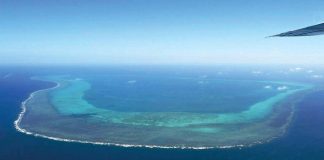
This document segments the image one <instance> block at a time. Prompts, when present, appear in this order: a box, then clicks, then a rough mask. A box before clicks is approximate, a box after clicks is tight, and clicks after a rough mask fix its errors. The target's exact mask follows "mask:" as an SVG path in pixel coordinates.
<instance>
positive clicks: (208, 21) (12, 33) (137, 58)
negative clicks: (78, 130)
mask: <svg viewBox="0 0 324 160" xmlns="http://www.w3.org/2000/svg"><path fill="white" fill-rule="evenodd" d="M321 22H324V1H323V0H303V1H301V0H280V1H279V0H235V1H234V0H103V1H96V0H87V1H85V0H51V1H47V0H34V1H28V0H20V1H18V0H8V1H4V0H0V63H1V64H6V63H23V64H26V63H27V64H28V63H33V64H38V63H45V64H47V63H50V64H57V63H64V64H69V63H73V64H74V63H82V64H83V63H87V64H93V63H95V64H124V63H126V64H134V63H135V64H219V63H296V64H298V63H318V64H321V63H322V64H324V36H315V37H298V38H264V37H266V36H269V35H273V34H277V33H281V32H285V31H288V30H292V29H298V28H301V27H305V26H308V25H313V24H317V23H321Z"/></svg>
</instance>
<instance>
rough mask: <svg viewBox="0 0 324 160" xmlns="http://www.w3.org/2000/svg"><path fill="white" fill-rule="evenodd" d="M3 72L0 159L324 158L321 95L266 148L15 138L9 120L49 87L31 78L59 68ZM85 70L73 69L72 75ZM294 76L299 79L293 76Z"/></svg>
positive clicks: (17, 135) (303, 107) (299, 111)
mask: <svg viewBox="0 0 324 160" xmlns="http://www.w3.org/2000/svg"><path fill="white" fill-rule="evenodd" d="M39 68H40V67H36V68H28V67H27V68H26V67H3V68H2V69H1V74H2V75H6V74H8V73H12V74H11V75H10V76H8V77H6V78H1V79H0V159H1V160H2V159H4V160H7V159H123V160H124V159H141V160H143V159H188V160H190V159H192V160H197V159H213V160H215V159H221V160H241V159H248V160H260V159H262V160H267V159H269V160H272V159H276V160H277V159H285V160H322V159H324V152H323V151H324V125H323V124H324V110H323V107H324V101H323V99H324V98H323V97H324V91H317V92H314V93H312V94H310V95H308V96H306V97H305V99H304V100H303V101H301V102H300V103H299V105H298V106H297V108H296V109H297V111H296V115H295V117H294V119H293V121H292V123H291V126H290V128H289V130H288V132H287V133H286V134H285V135H284V136H283V137H280V138H278V139H276V140H274V141H272V142H270V143H265V144H261V145H256V146H253V147H247V148H241V149H240V148H234V149H212V150H181V149H147V148H123V147H113V146H96V145H90V144H78V143H65V142H57V141H52V140H47V139H43V138H36V137H32V136H28V135H25V134H22V133H19V132H17V131H16V130H15V128H14V125H13V121H14V120H16V119H17V115H18V114H19V112H20V111H21V108H20V104H21V102H22V101H23V100H24V99H26V98H27V97H28V95H29V94H30V93H31V92H33V91H35V90H39V89H42V88H48V87H49V86H52V85H53V84H51V83H47V82H39V81H33V80H30V79H29V77H30V76H31V75H35V74H41V73H42V74H46V73H47V72H51V73H53V72H60V73H64V72H68V70H69V69H63V70H64V72H63V71H62V70H61V71H58V70H60V69H58V68H45V67H44V68H41V69H39ZM72 70H74V72H76V71H75V70H79V72H82V71H84V69H71V71H72ZM292 77H297V76H296V75H292Z"/></svg>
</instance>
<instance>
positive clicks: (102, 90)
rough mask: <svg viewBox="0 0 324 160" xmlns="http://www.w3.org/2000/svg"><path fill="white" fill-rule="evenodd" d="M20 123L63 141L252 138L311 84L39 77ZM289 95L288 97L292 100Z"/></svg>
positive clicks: (173, 143)
mask: <svg viewBox="0 0 324 160" xmlns="http://www.w3.org/2000/svg"><path fill="white" fill-rule="evenodd" d="M36 79H38V80H44V81H50V82H55V83H57V84H59V85H58V86H57V87H55V88H52V89H48V90H42V91H39V92H37V93H34V94H33V97H32V98H30V99H29V100H28V101H27V102H26V106H25V107H26V110H27V112H26V113H25V115H24V117H23V119H22V121H21V123H20V126H21V127H22V128H24V129H26V130H27V131H29V132H32V133H37V134H40V135H44V136H48V137H57V138H61V139H66V140H68V139H69V140H78V141H84V142H97V143H105V144H118V145H124V146H126V145H127V146H151V147H152V146H155V147H182V148H186V147H187V148H209V147H229V146H243V145H252V144H256V143H262V142H265V141H269V140H271V139H273V138H274V137H278V136H280V135H282V134H283V133H284V132H285V129H286V128H287V126H288V124H289V122H290V120H291V117H292V114H293V110H294V104H295V102H296V100H295V98H292V97H296V96H300V94H301V93H303V91H306V90H308V89H310V88H311V87H312V86H310V85H306V84H301V83H292V82H281V81H279V82H278V81H260V80H256V79H252V78H251V79H247V78H242V79H235V80H234V79H228V78H215V77H209V76H208V75H200V76H196V75H195V76H193V75H184V74H172V75H170V74H165V73H159V74H147V73H146V72H144V73H143V72H141V73H136V72H135V73H134V72H132V73H123V74H118V73H114V74H110V75H104V74H95V73H94V74H87V75H85V74H83V75H69V76H42V77H37V78H36ZM292 99H294V100H292Z"/></svg>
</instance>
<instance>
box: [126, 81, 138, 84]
mask: <svg viewBox="0 0 324 160" xmlns="http://www.w3.org/2000/svg"><path fill="white" fill-rule="evenodd" d="M136 82H137V81H136V80H129V81H127V83H128V84H134V83H136Z"/></svg>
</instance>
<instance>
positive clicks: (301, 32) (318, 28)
mask: <svg viewBox="0 0 324 160" xmlns="http://www.w3.org/2000/svg"><path fill="white" fill-rule="evenodd" d="M321 34H324V23H321V24H318V25H314V26H309V27H306V28H302V29H297V30H294V31H289V32H284V33H280V34H277V35H274V36H272V37H295V36H315V35H321Z"/></svg>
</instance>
